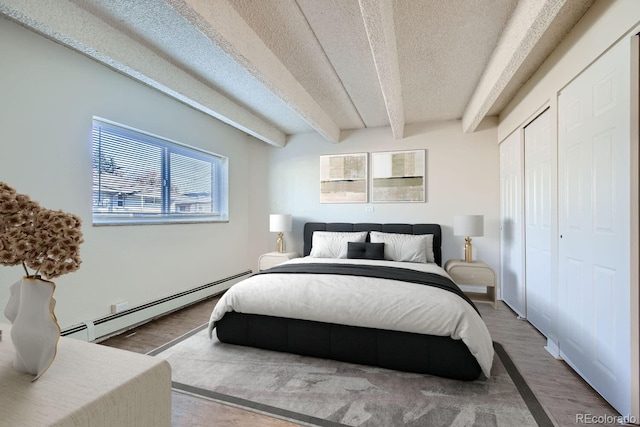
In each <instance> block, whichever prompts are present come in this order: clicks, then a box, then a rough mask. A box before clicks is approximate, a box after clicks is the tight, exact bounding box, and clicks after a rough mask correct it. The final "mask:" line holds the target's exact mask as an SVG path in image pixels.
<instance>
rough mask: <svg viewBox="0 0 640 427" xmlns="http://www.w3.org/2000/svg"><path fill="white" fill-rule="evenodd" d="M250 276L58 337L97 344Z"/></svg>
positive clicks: (90, 323)
mask: <svg viewBox="0 0 640 427" xmlns="http://www.w3.org/2000/svg"><path fill="white" fill-rule="evenodd" d="M251 273H252V271H251V270H247V271H244V272H242V273H238V274H235V275H233V276H229V277H226V278H224V279H220V280H217V281H215V282H212V283H208V284H206V285H202V286H198V287H197V288H193V289H189V290H187V291H183V292H180V293H177V294H175V295H170V296H168V297H164V298H160V299H158V300H155V301H151V302H148V303H146V304H142V305H139V306H136V307H131V308H129V309H127V310H124V311H122V312H120V313H117V314H110V315H108V316H105V317H101V318H99V319H95V320H91V321H87V322H84V323H82V324H79V325H75V326H71V327H69V328H66V329H64V330H62V331H61V333H60V335H62V336H64V337H71V338H76V339H79V340H82V341H99V340H101V339H105V338H108V337H110V336H113V335H116V334H118V333H121V332H123V331H126V330H128V329H131V328H134V327H136V326H138V325H141V324H143V323H146V322H148V321H150V320H153V319H155V318H157V317H159V316H162V315H165V314H168V313H171V312H172V311H176V310H178V309H180V308H183V307H186V306H188V305H191V304H194V303H196V302H198V301H201V300H203V299H206V298H209V297H211V296H214V295H216V294H219V293H222V292H224V291H226V290H227V289H229V288H230V287H231V286H233V285H234V284H236V283H237V282H239V281H241V280H243V279H245V278H246V277H247V276H249V275H250V274H251Z"/></svg>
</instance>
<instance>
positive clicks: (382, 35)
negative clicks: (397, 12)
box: [358, 0, 404, 139]
mask: <svg viewBox="0 0 640 427" xmlns="http://www.w3.org/2000/svg"><path fill="white" fill-rule="evenodd" d="M358 1H359V3H360V12H361V13H362V19H363V21H364V27H365V29H366V31H367V38H368V39H369V46H370V47H371V53H372V54H373V61H374V63H375V66H376V71H377V73H378V80H379V82H380V89H381V90H382V96H383V98H384V103H385V106H386V108H387V115H388V116H389V124H390V126H391V131H392V132H393V137H394V138H395V139H402V138H403V136H404V102H403V99H402V84H401V81H400V65H399V63H398V48H397V45H396V33H395V28H394V24H393V3H392V2H390V1H386V0H358Z"/></svg>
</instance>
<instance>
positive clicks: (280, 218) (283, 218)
mask: <svg viewBox="0 0 640 427" xmlns="http://www.w3.org/2000/svg"><path fill="white" fill-rule="evenodd" d="M269 231H271V232H272V233H278V240H277V247H278V252H280V253H282V252H284V250H283V249H284V238H283V237H282V233H283V232H285V231H291V215H286V214H271V215H269Z"/></svg>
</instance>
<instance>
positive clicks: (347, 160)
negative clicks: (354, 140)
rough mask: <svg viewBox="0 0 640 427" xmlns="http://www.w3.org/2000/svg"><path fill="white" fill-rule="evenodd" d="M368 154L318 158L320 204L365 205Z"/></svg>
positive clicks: (367, 192) (366, 198)
mask: <svg viewBox="0 0 640 427" xmlns="http://www.w3.org/2000/svg"><path fill="white" fill-rule="evenodd" d="M368 157H369V156H368V153H352V154H330V155H323V156H320V203H367V202H368V200H369V188H368V185H367V182H368V176H369V165H368V163H369V162H368V160H369V159H368Z"/></svg>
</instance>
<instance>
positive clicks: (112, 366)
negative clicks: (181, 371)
mask: <svg viewBox="0 0 640 427" xmlns="http://www.w3.org/2000/svg"><path fill="white" fill-rule="evenodd" d="M10 329H11V327H10V326H9V325H0V330H2V341H1V342H0V414H1V415H0V426H30V427H36V426H95V427H102V426H104V427H113V426H154V427H156V426H166V427H170V426H171V367H170V366H169V364H168V363H167V362H166V361H165V360H161V359H156V358H153V357H151V356H146V355H143V354H137V353H131V352H128V351H124V350H119V349H115V348H111V347H106V346H101V345H98V344H92V343H87V342H83V341H79V340H75V339H72V338H64V337H62V338H60V341H59V342H58V351H57V355H56V358H55V360H54V361H53V364H52V365H51V366H50V367H49V369H48V370H47V371H46V372H45V373H44V374H43V375H42V376H41V377H40V378H39V379H38V380H37V381H35V382H31V379H32V378H33V376H32V375H29V374H22V373H19V372H17V371H16V370H15V369H13V358H14V355H15V351H14V349H13V344H12V343H11V336H10Z"/></svg>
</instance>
